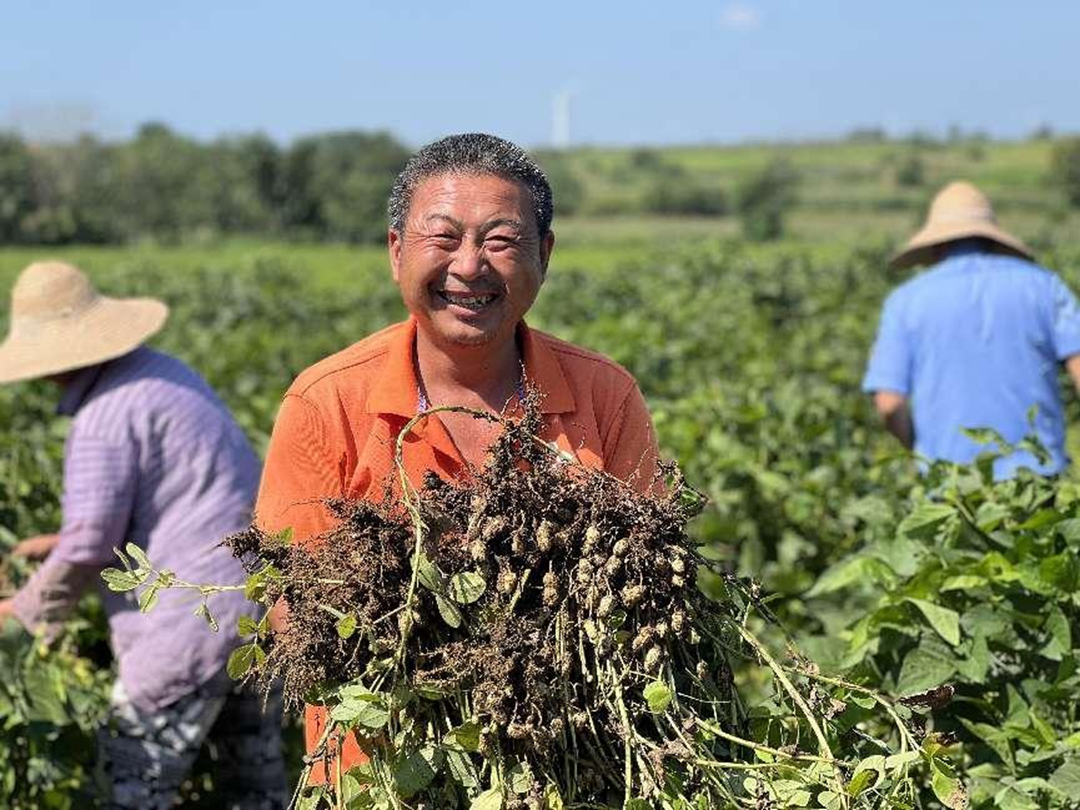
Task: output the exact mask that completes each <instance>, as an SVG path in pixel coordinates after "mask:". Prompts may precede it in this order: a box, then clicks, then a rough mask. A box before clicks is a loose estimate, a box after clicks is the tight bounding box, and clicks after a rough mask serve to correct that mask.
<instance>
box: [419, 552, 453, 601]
mask: <svg viewBox="0 0 1080 810" xmlns="http://www.w3.org/2000/svg"><path fill="white" fill-rule="evenodd" d="M414 560H415V565H416V576H417V579H418V580H419V582H420V584H421V585H423V586H424V587H425V588H427V589H428V590H429V591H431V592H432V593H438V594H441V593H444V592H445V591H446V583H445V581H444V580H443V575H442V572H441V571H440V570H439V568H438V566H436V565H435V563H433V562H432V561H431V559H430V558H429V557H428V555H427V554H425V553H424V552H422V551H421V552H419V553H418V554H417V555H416V557H414Z"/></svg>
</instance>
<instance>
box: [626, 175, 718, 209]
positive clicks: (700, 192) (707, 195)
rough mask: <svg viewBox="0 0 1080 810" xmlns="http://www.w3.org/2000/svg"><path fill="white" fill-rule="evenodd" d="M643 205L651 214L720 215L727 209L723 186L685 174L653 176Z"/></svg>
mask: <svg viewBox="0 0 1080 810" xmlns="http://www.w3.org/2000/svg"><path fill="white" fill-rule="evenodd" d="M641 207H642V209H643V210H645V211H648V212H649V213H651V214H689V215H698V216H721V215H723V214H726V213H727V212H728V203H727V197H726V196H725V194H724V192H723V190H722V189H719V188H715V187H711V186H706V185H704V184H703V183H701V182H700V181H698V180H695V179H693V178H692V177H689V176H687V175H682V174H675V175H674V176H666V177H659V178H657V179H656V180H654V181H653V182H652V183H651V184H650V185H649V187H648V189H647V190H646V191H645V196H644V198H643V200H642V206H641Z"/></svg>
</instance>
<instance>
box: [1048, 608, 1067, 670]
mask: <svg viewBox="0 0 1080 810" xmlns="http://www.w3.org/2000/svg"><path fill="white" fill-rule="evenodd" d="M1043 629H1044V630H1046V632H1047V634H1048V635H1049V640H1048V641H1047V642H1046V644H1045V645H1044V646H1043V648H1042V651H1041V652H1042V654H1043V655H1044V656H1045V657H1046V658H1049V659H1050V660H1051V661H1060V660H1061V658H1062V656H1064V655H1065V654H1066V653H1068V652H1069V651H1070V650H1071V649H1072V631H1071V630H1070V628H1069V620H1068V619H1067V618H1065V614H1064V613H1062V612H1061V608H1059V607H1056V606H1055V607H1054V608H1053V609H1052V610H1051V611H1050V615H1049V616H1047V618H1046V624H1045V625H1044V628H1043Z"/></svg>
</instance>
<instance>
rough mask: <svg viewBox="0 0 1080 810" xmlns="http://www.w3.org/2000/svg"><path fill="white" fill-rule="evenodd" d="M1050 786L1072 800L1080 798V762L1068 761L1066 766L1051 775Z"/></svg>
mask: <svg viewBox="0 0 1080 810" xmlns="http://www.w3.org/2000/svg"><path fill="white" fill-rule="evenodd" d="M1050 786H1051V787H1052V788H1054V789H1055V790H1058V791H1060V792H1061V794H1062V795H1064V796H1066V797H1068V798H1070V799H1075V798H1077V797H1078V796H1080V762H1078V761H1077V760H1074V759H1070V760H1066V761H1065V764H1064V765H1062V766H1061V767H1060V768H1058V769H1057V770H1056V771H1054V772H1053V773H1052V774H1051V775H1050Z"/></svg>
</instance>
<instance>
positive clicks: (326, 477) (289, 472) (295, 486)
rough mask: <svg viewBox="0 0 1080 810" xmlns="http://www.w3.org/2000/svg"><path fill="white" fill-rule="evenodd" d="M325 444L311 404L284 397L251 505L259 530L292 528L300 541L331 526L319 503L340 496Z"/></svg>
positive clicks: (272, 530)
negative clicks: (256, 495) (253, 503)
mask: <svg viewBox="0 0 1080 810" xmlns="http://www.w3.org/2000/svg"><path fill="white" fill-rule="evenodd" d="M326 445H327V441H326V435H325V426H324V423H323V420H322V418H321V415H320V414H319V412H318V410H317V409H316V407H315V405H313V404H312V403H311V402H309V401H308V400H306V399H304V398H303V397H300V396H297V395H295V394H288V395H286V396H285V399H284V401H283V402H282V403H281V409H280V410H279V411H278V416H277V419H276V420H275V421H274V430H273V433H272V434H271V436H270V446H269V447H268V448H267V451H266V463H265V464H264V465H263V477H262V482H261V484H260V485H259V497H258V500H257V502H256V504H255V521H256V523H257V524H258V526H259V527H260V528H261V529H262V530H263V531H266V532H278V531H281V530H283V529H286V528H291V529H292V530H293V536H294V537H295V539H296V540H297V541H298V542H304V541H306V540H309V539H311V538H313V537H316V536H318V535H319V534H321V533H323V532H324V531H326V530H327V529H329V528H330V526H331V524H332V521H331V518H330V514H329V512H328V511H327V510H326V508H325V507H324V506H323V504H322V501H323V500H324V499H326V498H330V497H339V496H340V495H341V481H340V476H339V474H338V470H337V466H336V465H335V464H333V463H332V462H331V459H330V454H329V453H328V452H327V450H326Z"/></svg>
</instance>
